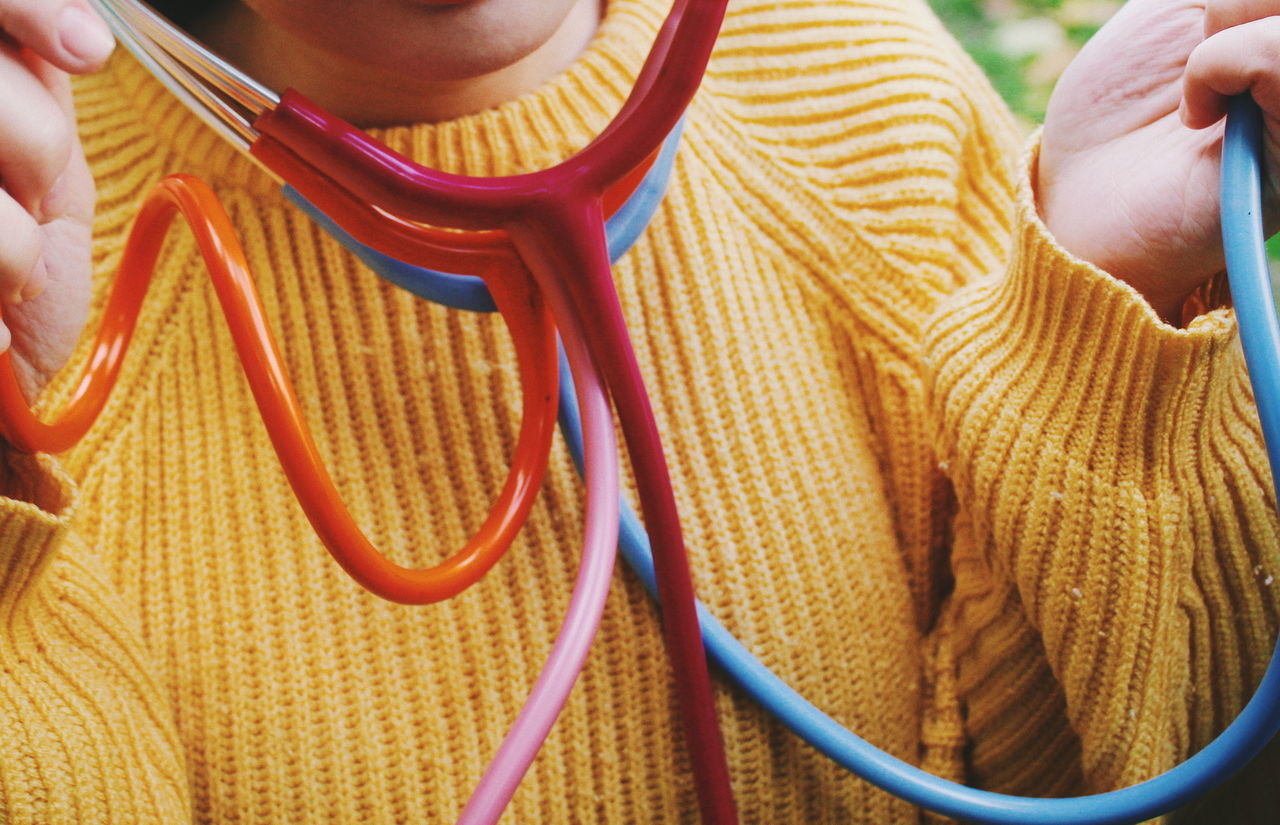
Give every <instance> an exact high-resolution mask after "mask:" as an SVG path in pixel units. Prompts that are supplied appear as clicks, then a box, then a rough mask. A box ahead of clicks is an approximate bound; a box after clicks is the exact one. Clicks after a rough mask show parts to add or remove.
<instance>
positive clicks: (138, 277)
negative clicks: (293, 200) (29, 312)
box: [0, 175, 559, 604]
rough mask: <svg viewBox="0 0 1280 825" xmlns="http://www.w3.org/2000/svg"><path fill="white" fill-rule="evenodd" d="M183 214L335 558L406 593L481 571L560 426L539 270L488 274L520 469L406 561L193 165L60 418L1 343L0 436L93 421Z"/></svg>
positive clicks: (388, 593)
mask: <svg viewBox="0 0 1280 825" xmlns="http://www.w3.org/2000/svg"><path fill="white" fill-rule="evenodd" d="M178 213H181V214H182V216H183V218H185V219H186V222H187V224H188V225H189V226H190V227H191V230H192V232H193V234H194V235H195V239H196V242H197V244H198V246H199V249H200V253H201V255H202V257H203V258H204V263H205V266H206V267H207V268H208V271H209V275H210V278H211V280H212V283H213V286H214V290H215V292H216V293H217V296H218V301H219V303H220V304H221V306H222V310H223V314H224V316H225V317H226V319H227V325H228V327H229V328H230V331H231V336H232V339H233V341H234V343H235V347H236V350H237V353H238V354H239V357H240V360H241V363H242V365H243V367H244V371H245V376H246V378H247V379H248V381H249V386H250V388H251V390H252V392H253V396H254V400H255V401H256V402H257V404H258V409H259V411H260V412H261V415H262V419H263V422H264V424H265V425H266V428H267V433H268V435H269V436H270V438H271V443H272V445H273V446H274V447H275V450H276V454H277V455H278V457H279V459H280V463H281V465H282V466H283V468H284V471H285V475H286V476H287V477H288V480H289V483H290V484H291V485H292V487H293V490H294V493H295V495H296V496H297V498H298V502H299V503H300V504H301V505H302V509H303V511H304V512H305V513H306V515H307V518H308V519H309V520H310V521H311V524H312V526H313V528H314V529H315V531H316V533H317V534H318V535H319V537H320V539H321V541H322V542H323V543H324V545H325V547H326V548H327V549H328V550H329V552H330V553H331V554H332V555H333V557H334V558H335V559H336V560H337V562H338V563H339V564H341V565H342V567H343V568H344V569H345V570H346V571H347V572H348V573H349V574H350V575H351V576H352V577H353V578H355V579H356V580H357V581H358V582H360V584H362V585H363V586H364V587H366V588H368V589H369V590H371V591H372V592H374V593H376V594H377V595H379V596H382V597H384V598H387V599H390V600H392V601H396V602H402V603H406V604H426V603H430V602H436V601H440V600H442V599H446V598H449V597H451V596H454V595H456V594H457V593H459V592H461V591H462V590H464V589H466V588H467V587H468V586H470V585H471V584H473V583H475V582H476V581H477V580H479V578H480V577H481V576H483V575H484V574H485V572H487V571H488V570H489V568H491V567H492V566H493V565H494V563H496V562H497V561H498V559H499V558H501V556H502V554H503V553H504V552H505V551H506V550H507V548H508V547H509V546H510V545H511V542H512V541H513V540H514V539H515V536H516V534H517V533H518V532H519V530H520V527H521V526H522V525H523V523H524V520H525V518H526V516H527V515H528V512H529V509H530V507H532V505H533V501H534V498H535V496H536V495H537V492H538V488H539V486H540V485H541V483H542V476H543V473H544V472H545V470H546V466H547V460H548V456H549V453H550V443H551V438H552V436H553V434H554V431H555V423H556V399H557V390H556V388H557V386H558V381H559V379H558V372H557V364H556V344H555V327H554V324H553V323H552V321H551V316H550V312H549V310H548V309H547V307H546V305H545V302H544V301H543V299H542V296H541V293H540V292H539V291H538V290H537V288H536V287H535V286H534V285H533V282H532V280H530V279H528V278H524V277H519V276H520V275H521V274H522V273H521V270H520V269H519V268H515V269H513V268H509V267H492V268H490V270H489V271H488V272H485V273H481V277H485V281H486V285H487V286H488V288H489V291H490V292H491V294H492V295H493V299H494V302H495V303H496V304H497V305H498V308H499V310H500V311H501V313H502V317H503V318H504V320H505V321H506V324H507V327H508V329H509V330H510V332H511V335H512V337H513V339H514V340H515V343H516V357H517V362H518V366H519V370H520V376H521V385H522V395H523V404H524V419H523V421H522V423H521V428H520V435H519V438H518V441H517V445H516V449H515V456H514V459H513V461H512V466H511V470H510V472H509V474H508V476H507V480H506V482H505V484H504V485H503V488H502V491H501V493H500V494H499V496H498V499H497V501H496V502H495V503H494V506H493V508H492V509H491V510H490V512H489V515H488V517H487V518H486V519H485V521H484V524H483V525H482V526H481V527H480V529H479V531H477V533H476V534H475V536H473V537H472V539H471V540H470V541H469V542H468V543H467V544H466V546H465V547H463V548H462V549H461V550H460V551H458V552H457V553H455V554H454V555H453V556H451V557H449V558H448V559H447V560H445V561H444V562H442V563H441V564H439V565H436V566H434V567H431V568H424V569H413V568H407V567H402V566H400V565H398V564H395V563H394V562H392V561H390V560H389V559H387V558H386V557H385V556H383V555H382V554H381V553H380V552H378V550H377V548H375V547H374V546H373V544H372V543H371V542H370V541H369V540H368V538H366V537H365V535H364V533H363V532H361V530H360V528H359V526H358V525H357V524H356V523H355V519H354V518H353V517H352V516H351V513H350V511H348V510H347V508H346V507H345V506H344V505H343V504H342V499H341V496H340V495H339V493H338V490H337V488H336V487H335V485H334V483H333V480H332V478H330V476H329V473H328V472H327V471H326V470H325V467H324V462H323V461H322V460H321V457H320V453H319V451H318V450H317V449H316V445H315V442H314V441H313V439H312V438H311V434H310V431H309V430H308V428H307V425H306V421H305V420H304V418H303V415H302V410H301V407H300V405H299V403H298V399H297V395H296V394H295V393H294V391H293V386H292V384H291V382H290V380H289V377H288V373H287V371H286V369H285V367H284V361H283V359H282V358H281V355H280V351H279V349H278V347H277V346H276V343H275V339H274V336H273V335H272V334H271V329H270V326H269V325H268V323H267V320H266V315H265V312H264V310H263V308H262V302H261V300H260V299H259V297H258V293H257V290H256V289H255V287H254V285H253V277H252V275H251V273H250V271H249V265H248V262H247V261H246V258H245V254H244V250H243V249H242V248H241V246H240V243H239V240H238V239H237V236H236V233H235V230H234V229H233V227H232V225H231V219H230V218H229V217H228V216H227V213H226V211H225V210H224V209H223V207H222V204H221V203H220V202H219V201H218V199H217V196H216V195H215V194H214V193H213V191H212V190H211V189H210V188H209V186H208V185H207V184H205V183H204V182H203V181H201V180H199V179H198V178H194V177H192V176H190V175H172V176H170V177H167V178H164V179H163V180H161V181H160V182H159V183H157V184H156V186H155V187H154V188H153V189H152V190H151V192H150V193H149V194H148V196H147V198H146V200H145V201H144V203H143V205H142V208H141V209H140V210H139V212H138V215H137V218H136V219H135V221H134V224H133V227H132V229H131V230H130V233H129V237H128V240H127V242H126V245H125V250H124V255H123V258H122V260H121V264H120V271H119V274H118V276H117V279H116V282H115V284H114V286H113V288H112V291H111V294H110V297H109V298H108V300H107V305H106V308H105V310H104V312H103V322H102V326H101V328H100V329H99V331H98V335H97V338H96V340H95V342H94V346H93V351H92V354H91V356H90V359H89V362H88V364H87V365H86V366H85V369H84V372H83V374H82V375H81V378H80V381H79V383H78V385H77V386H76V389H75V390H74V392H73V394H72V397H71V399H70V400H69V401H68V402H67V404H66V405H65V407H64V408H63V410H62V412H61V414H60V415H58V416H57V417H56V418H55V420H54V421H53V422H52V423H45V422H43V421H41V420H40V419H39V418H37V417H36V416H35V414H34V413H33V412H32V411H31V408H30V406H29V405H28V404H27V402H26V399H25V398H24V397H23V395H22V391H21V389H20V388H19V386H18V382H17V378H16V377H15V375H14V372H13V364H12V361H11V359H10V356H9V353H7V352H5V353H2V354H0V411H2V412H3V415H0V436H3V437H4V439H5V440H6V441H8V442H9V443H10V444H11V445H13V446H14V447H15V448H17V449H19V450H22V451H25V452H37V451H48V452H60V451H63V450H66V449H68V448H69V447H71V446H73V445H74V444H75V443H76V442H77V441H79V440H80V438H82V437H83V436H84V434H85V433H86V432H88V430H89V428H90V427H91V426H92V425H93V422H94V421H95V420H96V419H97V417H98V415H99V413H101V411H102V409H103V407H104V406H105V405H106V402H107V399H108V397H109V395H110V393H111V390H112V389H113V387H114V386H115V383H116V379H117V378H118V376H119V373H120V366H121V363H122V362H123V360H124V356H125V352H126V351H127V350H128V347H129V342H130V340H131V338H132V337H133V329H134V326H135V323H136V321H137V318H138V313H139V311H140V309H141V307H142V301H143V298H144V297H145V295H146V291H147V287H148V285H149V284H150V282H151V278H152V275H153V274H154V271H155V264H156V259H157V258H158V256H159V254H160V250H161V247H162V245H163V243H164V240H165V237H166V234H167V231H168V228H169V226H170V224H171V222H172V220H173V218H174V217H175V216H176V215H177V214H178Z"/></svg>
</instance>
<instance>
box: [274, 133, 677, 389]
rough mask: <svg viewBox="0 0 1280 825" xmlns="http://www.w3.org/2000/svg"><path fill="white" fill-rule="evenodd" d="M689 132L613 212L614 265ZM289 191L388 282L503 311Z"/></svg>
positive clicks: (464, 279) (460, 281)
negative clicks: (382, 249) (345, 226)
mask: <svg viewBox="0 0 1280 825" xmlns="http://www.w3.org/2000/svg"><path fill="white" fill-rule="evenodd" d="M683 126H684V121H683V120H681V121H680V122H679V123H677V124H676V128H674V129H672V130H671V134H669V135H668V136H667V139H666V140H665V141H664V142H663V144H662V148H661V151H660V152H659V154H658V157H657V158H656V160H655V161H654V163H653V165H652V167H651V168H650V169H649V171H648V173H647V174H646V175H645V176H644V178H643V179H642V180H641V181H640V182H639V184H637V186H636V187H635V189H634V190H633V191H631V192H630V193H628V194H627V197H625V198H624V199H623V201H622V202H621V203H620V204H619V205H618V208H617V209H616V210H615V211H613V213H612V214H611V215H610V217H609V218H608V220H607V221H606V222H605V236H606V239H607V241H608V245H609V260H611V261H617V260H618V259H619V258H621V257H622V255H623V253H625V252H626V251H627V250H628V249H630V248H631V246H632V244H634V243H635V242H636V239H637V238H639V237H640V234H641V233H642V232H644V229H645V227H646V226H648V225H649V221H650V220H651V219H652V218H653V215H654V213H655V212H657V211H658V206H659V204H661V202H662V196H663V194H665V192H666V190H667V182H668V181H669V180H670V178H671V170H672V167H673V166H674V164H675V158H676V151H677V150H678V149H679V147H680V134H681V131H682V129H683ZM283 191H284V196H285V197H286V198H288V199H289V201H290V202H291V203H293V204H294V205H295V206H297V207H298V208H299V209H301V210H302V211H303V212H305V213H306V215H307V217H309V218H310V219H311V220H312V221H313V222H314V223H315V224H316V225H317V226H319V227H320V228H321V229H322V230H324V232H325V233H327V234H328V235H329V236H330V237H332V238H333V239H334V240H336V241H337V242H338V243H340V244H342V246H343V247H344V248H346V249H347V251H349V252H351V253H352V254H354V255H355V256H356V257H357V258H359V259H360V260H361V261H363V262H364V264H365V266H367V267H369V268H370V269H371V270H373V271H374V272H376V273H377V274H378V275H379V276H380V277H381V278H383V279H385V280H386V281H389V282H390V283H392V284H395V285H396V286H398V287H400V288H401V289H403V290H406V291H408V292H410V293H412V294H414V295H416V296H418V297H419V298H422V299H423V300H426V301H431V302H432V303H436V304H440V305H442V306H446V307H449V308H451V309H461V310H466V311H468V312H495V311H497V307H496V306H495V305H494V303H493V298H492V297H491V296H490V295H489V289H488V287H486V286H485V285H484V281H483V280H482V279H480V278H477V277H475V276H474V275H455V274H451V273H449V272H443V271H439V269H438V268H437V267H433V266H429V265H426V264H424V265H422V266H415V265H414V264H411V263H409V262H407V261H403V260H401V259H399V258H394V257H392V256H391V255H388V254H386V253H383V252H379V251H378V250H377V249H374V248H373V247H372V246H369V245H368V244H366V243H364V242H362V241H360V240H359V239H357V238H356V237H355V236H354V235H352V234H351V233H350V232H347V231H346V230H345V229H343V228H342V227H341V226H339V225H338V223H337V221H335V220H333V219H332V218H330V217H329V216H328V215H327V214H325V212H324V211H323V210H321V209H320V208H319V207H318V206H317V205H316V204H314V203H312V202H311V201H310V200H308V199H307V197H306V196H305V195H303V194H302V193H301V192H299V191H298V190H297V188H296V187H294V186H285V187H284V190H283ZM332 193H333V190H332V189H330V188H328V187H324V188H323V189H322V190H321V191H319V192H318V194H319V195H320V197H325V196H326V195H331V194H332ZM609 211H610V210H609V208H608V204H606V205H605V212H606V214H607V213H609ZM366 237H368V238H369V239H370V240H373V241H378V240H381V237H379V236H378V235H366ZM565 369H566V365H565V364H563V363H562V364H561V374H567V373H565Z"/></svg>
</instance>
